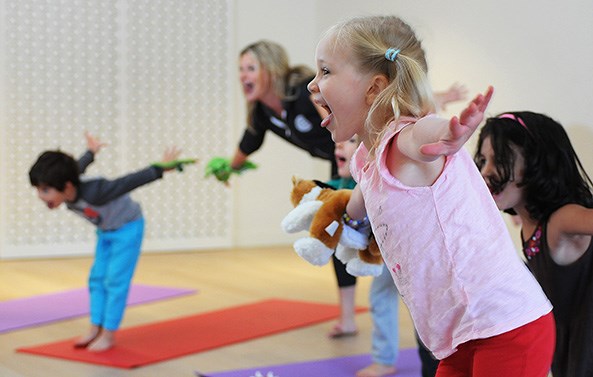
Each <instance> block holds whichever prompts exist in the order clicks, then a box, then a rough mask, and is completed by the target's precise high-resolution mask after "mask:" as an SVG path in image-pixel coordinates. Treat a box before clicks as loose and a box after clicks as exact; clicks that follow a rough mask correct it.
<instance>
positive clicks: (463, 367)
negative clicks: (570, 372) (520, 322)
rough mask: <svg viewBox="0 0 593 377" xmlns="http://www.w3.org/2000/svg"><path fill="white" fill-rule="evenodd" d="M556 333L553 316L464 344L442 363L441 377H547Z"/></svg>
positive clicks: (549, 315)
mask: <svg viewBox="0 0 593 377" xmlns="http://www.w3.org/2000/svg"><path fill="white" fill-rule="evenodd" d="M555 335H556V330H555V326H554V317H553V316H552V313H549V314H547V315H545V316H543V317H541V318H539V319H537V320H535V321H533V322H531V323H528V324H526V325H524V326H521V327H519V328H517V329H515V330H512V331H509V332H506V333H504V334H501V335H497V336H494V337H491V338H487V339H478V340H472V341H469V342H467V343H464V344H461V345H459V347H458V350H457V352H455V353H454V354H453V355H451V356H449V357H447V358H445V359H443V360H441V362H440V364H439V367H438V370H437V377H462V376H468V377H469V376H480V377H500V376H505V377H507V376H508V377H546V376H547V375H548V373H549V371H550V366H551V364H552V356H553V353H554V344H555V337H556V336H555Z"/></svg>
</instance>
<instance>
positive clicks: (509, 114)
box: [498, 113, 529, 131]
mask: <svg viewBox="0 0 593 377" xmlns="http://www.w3.org/2000/svg"><path fill="white" fill-rule="evenodd" d="M498 119H512V120H514V121H515V122H517V123H519V124H520V125H522V126H523V128H525V129H526V130H527V131H529V129H528V128H527V125H525V122H523V119H521V118H519V117H518V116H516V115H515V114H511V113H505V114H501V115H499V116H498Z"/></svg>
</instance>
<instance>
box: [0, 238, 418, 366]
mask: <svg viewBox="0 0 593 377" xmlns="http://www.w3.org/2000/svg"><path fill="white" fill-rule="evenodd" d="M91 263H92V259H91V258H73V259H70V258H69V259H48V260H23V261H0V301H5V300H11V299H16V298H20V297H30V296H34V295H40V294H46V293H55V292H59V291H63V290H67V289H73V288H81V287H85V286H86V279H87V274H88V271H89V268H90V265H91ZM134 282H136V283H141V284H152V285H163V286H171V287H178V288H192V289H197V290H199V293H198V294H195V295H190V296H184V297H180V298H175V299H170V300H165V301H162V302H155V303H150V304H143V305H138V306H132V307H129V308H128V309H127V311H126V315H125V318H124V321H123V323H122V328H125V327H129V326H136V325H142V324H148V323H151V322H156V321H162V320H166V319H171V318H176V317H181V316H186V315H191V314H197V313H203V312H208V311H212V310H216V309H221V308H226V307H230V306H235V305H240V304H245V303H250V302H254V301H258V300H261V299H267V298H274V297H278V298H286V299H296V300H306V301H316V302H323V303H337V289H336V283H335V277H334V275H333V270H332V269H331V266H330V265H327V266H324V267H314V266H311V265H309V264H307V263H306V262H304V261H303V260H301V259H300V258H299V257H298V256H297V255H296V254H295V253H294V252H293V251H292V249H291V248H290V247H280V248H264V249H240V250H212V251H197V252H188V253H177V254H170V253H164V254H154V253H151V254H144V255H143V256H142V257H141V260H140V263H139V265H138V269H137V272H136V275H135V277H134ZM370 282H371V278H369V277H364V278H360V279H359V280H358V285H357V291H356V299H357V304H358V305H363V306H368V290H369V286H370ZM400 308H401V309H400V347H401V348H409V347H415V341H414V335H413V329H412V324H411V320H410V318H409V315H408V313H407V311H406V309H405V307H404V306H403V305H400ZM1 315H2V313H0V316H1ZM332 323H333V322H332V321H328V322H324V323H321V324H319V325H315V326H309V327H305V328H302V329H298V330H294V331H288V332H285V333H281V334H278V335H274V336H268V337H264V338H259V339H256V340H253V341H248V342H243V343H239V344H235V345H231V346H227V347H223V348H218V349H214V350H212V351H208V352H202V353H198V354H194V355H190V356H185V357H180V358H176V359H173V360H170V361H165V362H161V363H157V364H152V365H149V366H146V367H141V368H138V369H133V370H124V369H118V368H109V367H103V366H96V365H91V364H85V363H79V362H72V361H62V360H59V359H53V358H46V357H41V356H34V355H28V354H21V353H16V352H15V349H16V348H18V347H22V346H31V345H38V344H42V343H46V342H52V341H58V340H63V339H66V338H69V337H76V336H78V335H80V334H82V333H84V332H85V331H86V330H87V328H88V317H83V318H79V319H74V320H68V321H62V322H58V323H54V324H49V325H44V326H40V327H35V328H30V329H24V330H18V331H13V332H9V333H4V334H0V376H2V377H14V376H19V377H20V376H25V377H37V376H39V377H41V376H43V377H48V376H50V377H58V376H59V377H70V376H72V377H90V376H93V377H99V376H101V377H107V376H108V377H112V376H129V377H136V376H138V377H139V376H142V377H177V376H179V377H181V376H188V377H191V376H193V375H194V371H195V370H200V371H201V372H216V371H223V370H230V369H240V368H248V367H257V366H264V365H270V364H278V363H289V362H297V361H306V360H315V359H322V358H328V357H337V356H346V355H356V354H361V353H369V352H370V338H371V329H372V325H371V318H370V314H369V313H364V314H359V315H358V316H357V323H358V327H359V330H360V332H359V335H358V336H356V337H351V338H344V339H340V340H330V339H328V338H327V337H326V332H327V331H328V330H329V328H330V327H331V325H332Z"/></svg>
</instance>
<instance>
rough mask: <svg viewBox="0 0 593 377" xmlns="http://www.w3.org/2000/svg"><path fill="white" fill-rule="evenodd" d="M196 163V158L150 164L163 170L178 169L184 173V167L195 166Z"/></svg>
mask: <svg viewBox="0 0 593 377" xmlns="http://www.w3.org/2000/svg"><path fill="white" fill-rule="evenodd" d="M196 161H197V160H196V159H195V158H185V159H182V160H173V161H167V162H153V163H152V164H150V166H154V167H157V168H161V169H163V170H171V169H177V170H179V171H183V167H184V165H189V164H195V163H196Z"/></svg>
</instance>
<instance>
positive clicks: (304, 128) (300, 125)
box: [294, 114, 313, 133]
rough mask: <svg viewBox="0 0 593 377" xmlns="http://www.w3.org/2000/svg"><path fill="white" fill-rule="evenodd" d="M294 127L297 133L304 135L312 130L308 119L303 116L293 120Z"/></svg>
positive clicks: (300, 115)
mask: <svg viewBox="0 0 593 377" xmlns="http://www.w3.org/2000/svg"><path fill="white" fill-rule="evenodd" d="M294 127H295V128H296V129H297V131H299V132H302V133H306V132H310V131H311V130H312V129H313V124H312V123H311V122H309V119H307V118H305V116H304V115H302V114H299V115H297V116H296V118H294Z"/></svg>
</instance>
